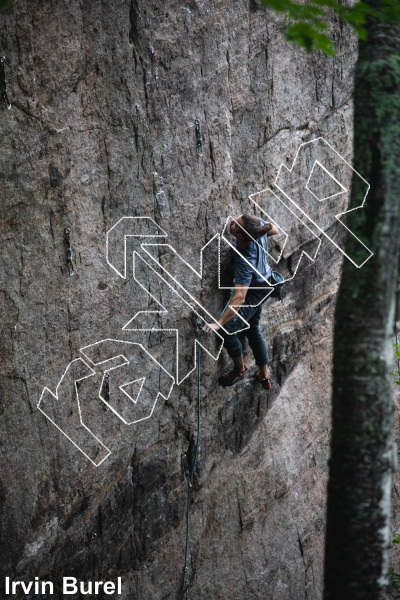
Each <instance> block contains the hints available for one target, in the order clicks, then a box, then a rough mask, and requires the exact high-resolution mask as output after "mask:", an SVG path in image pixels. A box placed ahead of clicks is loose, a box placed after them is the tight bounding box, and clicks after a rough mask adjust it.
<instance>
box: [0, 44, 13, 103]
mask: <svg viewBox="0 0 400 600" xmlns="http://www.w3.org/2000/svg"><path fill="white" fill-rule="evenodd" d="M5 60H6V57H5V56H0V92H1V97H2V98H3V100H4V104H5V105H6V108H8V110H10V108H11V102H10V101H9V99H8V94H7V79H6V72H5V69H4V63H5Z"/></svg>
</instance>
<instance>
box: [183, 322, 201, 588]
mask: <svg viewBox="0 0 400 600" xmlns="http://www.w3.org/2000/svg"><path fill="white" fill-rule="evenodd" d="M199 321H200V319H199ZM198 326H199V323H198ZM198 341H199V346H198V357H197V437H196V443H195V444H194V446H191V445H190V444H189V450H188V451H187V453H186V454H183V455H182V465H183V469H184V471H185V475H186V479H187V499H186V541H185V564H184V566H183V571H182V585H181V592H180V596H179V600H189V598H188V595H187V594H188V591H189V569H188V567H187V554H188V547H189V511H190V498H191V492H192V486H193V476H194V474H195V471H196V463H197V457H198V452H199V447H200V445H199V440H200V362H201V360H200V359H201V346H200V344H201V329H200V335H199V340H198Z"/></svg>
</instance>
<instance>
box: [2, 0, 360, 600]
mask: <svg viewBox="0 0 400 600" xmlns="http://www.w3.org/2000/svg"><path fill="white" fill-rule="evenodd" d="M283 27H284V21H283V20H282V19H281V18H280V17H277V16H276V15H274V14H273V13H271V12H269V11H267V10H266V9H265V8H263V7H261V6H260V5H259V3H258V1H257V0H249V1H245V0H234V1H233V2H228V1H227V0H219V1H218V0H214V1H212V0H210V1H204V0H203V1H201V0H187V1H185V2H179V1H177V0H171V1H169V2H168V3H160V2H158V1H157V0H148V1H147V2H144V1H142V0H131V1H129V0H115V1H114V2H106V1H105V0H97V1H92V0H89V1H87V2H82V1H79V0H59V1H56V0H30V1H28V0H14V8H13V10H12V11H11V12H10V13H8V14H3V15H1V16H0V45H1V49H0V51H1V53H2V54H4V55H5V56H6V63H5V67H6V71H7V74H8V80H9V81H8V89H9V97H10V101H11V103H12V109H11V110H6V109H5V108H4V107H3V106H2V107H1V108H0V127H1V140H2V142H1V153H0V165H1V166H0V172H1V179H0V190H1V191H0V194H1V196H0V201H1V205H2V208H3V210H2V216H1V218H2V224H1V232H2V235H1V241H2V253H1V257H2V258H1V261H2V272H1V298H2V304H3V307H2V308H3V329H2V335H1V342H2V357H3V361H2V368H3V369H4V377H3V379H2V388H1V390H2V391H1V404H0V407H1V408H0V411H1V415H2V419H1V425H0V427H1V440H2V443H1V517H0V524H1V542H0V544H1V555H2V562H1V571H2V576H1V581H2V582H3V580H4V577H6V576H8V577H11V578H16V579H24V580H26V581H28V580H30V579H33V578H34V577H35V576H37V577H40V578H41V579H43V580H51V581H54V582H55V583H56V584H57V582H60V581H61V577H62V576H63V575H69V576H75V577H77V578H79V579H82V580H83V579H85V580H95V579H102V580H105V579H113V578H115V577H117V576H118V575H119V576H122V580H123V597H124V598H137V599H140V600H147V599H149V600H150V599H151V600H153V599H155V598H160V599H163V600H167V599H169V598H171V599H172V598H175V597H178V593H179V588H180V582H181V573H182V567H183V560H184V542H185V525H186V520H185V516H186V514H185V511H186V490H187V484H186V480H185V475H184V470H183V468H182V460H181V455H182V453H184V452H186V451H187V450H188V448H189V447H192V445H193V439H194V436H195V434H196V427H197V420H196V419H197V414H196V410H197V377H196V373H195V372H194V373H192V375H191V376H190V377H189V378H188V379H187V380H185V381H184V382H183V383H182V384H181V385H180V386H177V385H175V386H174V388H173V390H172V393H171V395H170V396H169V398H168V399H167V400H165V399H163V398H160V399H159V400H158V402H157V404H156V407H155V409H154V413H153V414H152V416H151V418H150V419H146V420H145V421H141V422H139V423H136V424H134V425H132V426H125V425H123V423H122V422H121V421H120V419H118V418H117V417H116V416H115V415H114V413H112V411H105V410H104V406H103V404H102V403H101V402H100V401H99V400H97V402H98V404H99V406H100V407H99V406H98V407H97V408H96V411H97V412H96V416H95V417H93V416H92V418H93V419H94V420H93V424H94V428H95V429H96V428H97V429H101V431H102V432H103V433H104V432H105V433H104V435H105V439H104V442H105V443H106V444H108V445H109V446H110V448H111V450H112V452H111V455H110V456H109V457H108V458H107V459H106V460H104V462H103V463H102V464H101V465H100V466H98V467H95V466H94V465H93V464H92V463H91V462H90V461H89V460H88V459H87V458H85V457H84V456H83V454H82V453H81V452H80V451H79V450H78V449H77V448H76V447H75V446H74V445H72V444H71V443H70V442H69V441H68V440H67V439H66V437H65V436H64V435H63V434H62V433H60V432H59V431H58V430H57V429H56V427H54V426H53V425H52V424H51V423H50V422H49V420H48V419H46V418H45V417H44V416H43V414H42V413H41V412H40V411H39V410H38V409H37V403H38V401H39V399H40V397H41V394H42V391H43V388H44V387H45V386H47V387H48V388H49V390H51V391H53V392H54V391H55V390H56V387H57V384H58V382H59V381H60V378H61V377H62V375H63V373H64V371H65V369H66V367H67V365H68V364H69V363H70V362H71V361H73V360H75V359H77V358H78V357H79V356H80V353H79V352H80V349H81V348H82V347H84V346H87V345H89V344H92V343H94V342H96V341H97V340H100V339H105V338H113V339H124V340H127V341H133V340H138V339H139V338H138V337H135V336H134V335H133V334H131V333H130V332H127V331H125V332H122V329H121V328H122V326H123V325H124V324H126V323H127V322H128V320H129V319H130V318H132V316H133V315H134V314H135V313H136V312H137V311H138V310H145V309H146V308H148V307H149V304H148V296H147V295H146V293H145V292H144V291H143V290H142V289H141V288H140V287H139V286H138V285H137V284H135V282H134V281H133V280H132V277H131V275H130V276H129V277H127V278H126V279H122V278H121V277H118V275H117V274H116V272H115V271H114V270H113V269H112V268H110V266H109V264H108V263H107V261H106V233H107V231H109V230H110V228H111V227H112V226H113V225H114V224H115V223H117V222H118V220H119V219H121V218H122V217H126V216H149V217H152V218H153V219H154V221H155V222H156V223H157V224H158V226H159V227H160V228H163V229H164V230H165V231H166V232H167V233H168V236H169V237H168V241H169V243H171V244H172V245H173V246H174V247H175V249H176V251H177V252H178V253H179V254H181V255H182V256H185V258H186V259H187V260H188V261H189V262H190V263H192V264H194V265H197V264H198V261H199V253H200V250H201V248H202V247H203V246H204V244H205V243H207V242H208V241H209V240H210V239H211V237H212V236H213V235H214V234H216V233H218V232H220V231H221V229H222V227H223V224H224V223H225V220H226V218H227V216H228V215H230V214H231V215H232V214H233V215H236V214H240V213H241V212H252V205H251V202H250V200H249V195H250V194H254V193H256V192H260V191H261V190H264V189H266V188H268V186H270V185H271V184H272V182H273V180H274V178H275V176H276V174H277V171H278V168H279V165H280V164H281V163H282V162H285V161H286V160H287V161H288V162H287V163H285V164H289V163H290V162H291V161H292V160H293V157H294V155H295V153H296V150H297V148H298V146H299V144H301V143H302V142H307V141H309V140H311V139H313V138H315V137H318V136H323V137H324V138H326V139H327V140H329V142H330V143H331V144H332V145H333V146H334V147H335V148H336V149H337V150H338V152H340V153H341V154H342V155H343V156H344V157H345V158H346V159H347V160H349V161H351V149H352V136H351V131H352V127H351V117H352V104H351V91H352V73H353V67H354V62H355V58H356V41H355V38H354V36H353V34H352V33H351V32H350V31H349V30H348V29H347V28H346V27H344V26H343V25H341V24H340V23H334V24H333V32H334V38H335V41H336V45H337V56H336V57H335V58H327V57H325V56H323V55H322V54H320V53H316V54H312V55H308V54H306V53H305V52H303V51H301V50H299V49H298V48H296V47H294V46H293V45H290V44H288V43H286V42H285V40H284V35H283ZM195 119H198V120H199V122H200V127H201V132H202V137H203V148H202V150H203V152H202V155H201V156H200V155H199V154H198V153H197V151H196V136H195V125H194V122H195ZM66 227H69V228H70V229H71V246H72V258H73V262H74V266H75V275H74V276H72V277H70V276H69V275H68V269H67V266H66V262H65V247H64V242H63V235H64V228H66ZM326 227H327V229H329V231H330V232H331V234H332V235H333V236H335V235H337V236H338V237H340V236H341V235H342V233H341V232H340V231H339V230H337V225H336V224H335V223H334V222H333V221H331V222H329V223H328V224H327V225H326ZM278 242H279V240H278ZM132 243H133V239H128V256H130V251H132V248H133V246H132V245H131V244H132ZM302 249H303V245H302V244H301V243H300V242H298V243H297V246H296V243H295V244H292V246H291V250H290V252H287V253H286V255H285V257H284V258H285V261H286V262H285V264H286V267H287V268H288V269H289V270H290V261H291V260H292V259H293V256H294V255H295V254H296V253H297V254H296V256H297V255H298V254H299V252H301V250H302ZM224 260H225V263H224V265H225V267H226V268H227V267H228V263H229V257H225V258H224ZM341 260H342V259H341V254H340V252H338V250H337V249H336V248H335V247H334V246H333V245H332V244H329V243H326V241H325V242H324V243H323V244H322V246H321V249H320V251H319V253H318V256H317V259H316V260H315V262H314V263H312V262H311V261H307V260H303V261H302V262H301V264H300V267H299V270H298V272H297V274H296V277H295V278H294V279H293V281H292V282H290V283H288V284H287V285H286V294H285V298H284V300H283V302H282V303H281V302H277V301H273V300H268V301H267V303H266V305H265V308H264V310H263V321H262V323H263V331H264V333H265V337H266V339H267V340H268V347H269V351H270V354H271V359H272V362H271V370H272V377H273V381H274V386H273V389H272V391H271V392H270V393H268V394H266V393H265V392H263V391H262V390H261V389H260V388H259V387H257V386H256V385H255V384H254V382H253V381H252V380H251V379H248V380H245V381H244V382H242V383H240V384H239V385H237V386H236V387H235V388H233V389H232V388H229V389H226V390H223V389H221V388H220V387H218V386H217V378H218V375H219V374H220V372H221V371H222V370H223V369H224V368H226V366H227V364H228V360H227V356H226V354H225V351H224V353H223V354H222V355H221V357H220V359H219V360H218V362H215V361H214V360H212V358H210V357H209V356H208V355H207V354H206V353H203V355H202V359H201V387H200V390H201V448H200V456H199V465H198V471H197V474H196V476H195V479H194V485H193V491H192V502H191V511H190V536H189V548H190V551H189V559H188V566H189V579H190V595H191V596H193V597H196V598H210V597H211V598H213V599H214V600H219V599H221V600H222V599H224V600H228V599H229V600H236V599H237V600H243V599H247V598H249V599H250V598H251V599H255V598H260V599H261V598H262V599H263V600H264V599H265V598H267V599H271V600H287V599H289V598H290V599H291V600H303V599H304V600H306V599H307V600H314V599H315V600H316V599H320V598H321V597H322V562H323V532H324V508H325V485H326V479H327V458H328V440H329V384H330V364H331V346H332V337H331V336H332V315H333V309H334V301H335V292H336V289H337V285H338V277H339V273H340V264H341ZM205 267H206V268H207V269H208V270H211V269H214V271H213V272H215V268H214V267H215V265H214V264H206V265H205ZM223 270H224V271H225V268H224V269H223ZM155 294H156V295H157V294H158V296H157V298H156V299H157V300H159V301H161V302H163V301H164V300H165V298H164V297H163V295H162V294H160V293H159V292H158V291H156V292H155ZM202 297H203V299H204V302H205V303H207V302H208V303H209V305H210V306H213V307H214V309H216V307H219V309H221V308H222V307H223V303H224V297H223V293H222V292H219V291H218V290H217V289H216V287H215V286H214V287H211V286H205V287H204V288H203V296H202ZM179 310H180V309H179V306H178V307H177V308H176V311H177V312H176V315H179V314H180V313H179ZM189 312H190V311H189ZM175 322H176V323H177V327H178V329H179V331H180V333H181V334H182V336H185V335H186V333H187V331H189V333H190V332H193V327H194V325H193V319H192V316H191V315H190V314H189V313H184V314H183V313H182V314H180V318H179V319H178V317H176V320H175ZM138 335H139V336H140V335H141V334H138ZM161 338H162V339H161ZM161 338H160V336H158V337H154V339H152V335H150V334H148V333H147V334H144V336H143V337H142V338H140V339H141V340H142V342H143V344H145V345H146V347H148V348H150V349H152V352H153V353H155V354H156V355H157V356H158V357H159V358H160V356H163V357H164V358H165V360H166V361H168V360H169V361H171V360H172V358H173V357H174V353H175V351H176V348H175V337H174V336H169V335H167V334H165V335H164V336H161ZM157 352H158V354H157ZM189 354H190V352H189ZM188 360H189V362H190V357H189V358H188ZM246 360H247V362H248V364H249V365H250V367H251V368H250V372H251V373H253V372H254V370H255V368H254V363H253V362H252V361H253V357H252V355H251V353H248V354H247V355H246ZM97 384H98V385H100V380H99V381H97ZM85 386H86V383H82V385H81V387H80V389H81V391H82V390H83V391H82V394H83V396H82V398H86V400H85V402H86V404H85V402H83V403H82V412H83V414H84V415H85V414H86V413H85V411H89V408H90V407H92V408H93V406H92V405H91V404H90V402H91V401H93V398H92V400H90V398H89V396H90V393H89V391H86V396H85V390H89V388H85ZM97 389H98V388H97ZM71 407H72V408H71V414H72V412H73V411H74V410H75V412H76V406H75V408H73V403H72V399H71ZM88 407H89V408H88ZM21 597H23V596H21ZM26 597H27V598H33V597H34V596H33V595H27V596H26ZM35 597H37V596H35ZM39 597H44V596H39ZM56 597H60V598H61V592H60V589H59V587H58V588H57V593H56ZM82 597H83V596H82ZM99 597H102V596H101V595H100V596H99ZM104 597H106V596H104Z"/></svg>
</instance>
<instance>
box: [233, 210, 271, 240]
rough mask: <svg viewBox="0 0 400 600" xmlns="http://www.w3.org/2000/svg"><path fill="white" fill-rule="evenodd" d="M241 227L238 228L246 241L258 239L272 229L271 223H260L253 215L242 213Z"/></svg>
mask: <svg viewBox="0 0 400 600" xmlns="http://www.w3.org/2000/svg"><path fill="white" fill-rule="evenodd" d="M242 219H243V228H242V229H241V230H240V233H241V234H242V236H243V238H244V239H245V240H246V241H251V240H252V239H253V240H258V239H259V238H260V237H262V236H263V235H265V234H266V233H268V232H269V231H270V230H271V229H272V224H271V223H265V225H261V223H260V219H259V218H258V217H255V216H254V215H242Z"/></svg>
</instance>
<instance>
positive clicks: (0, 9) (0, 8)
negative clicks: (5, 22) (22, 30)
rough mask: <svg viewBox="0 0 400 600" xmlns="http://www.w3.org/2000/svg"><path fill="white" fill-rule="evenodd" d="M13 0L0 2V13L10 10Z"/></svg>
mask: <svg viewBox="0 0 400 600" xmlns="http://www.w3.org/2000/svg"><path fill="white" fill-rule="evenodd" d="M12 3H13V0H0V12H3V10H7V9H8V8H11V6H12Z"/></svg>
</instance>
